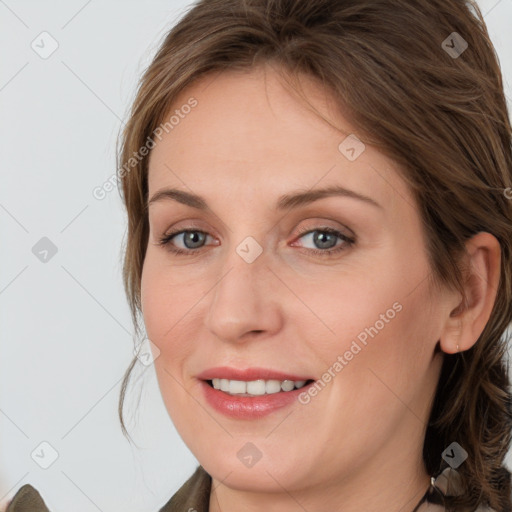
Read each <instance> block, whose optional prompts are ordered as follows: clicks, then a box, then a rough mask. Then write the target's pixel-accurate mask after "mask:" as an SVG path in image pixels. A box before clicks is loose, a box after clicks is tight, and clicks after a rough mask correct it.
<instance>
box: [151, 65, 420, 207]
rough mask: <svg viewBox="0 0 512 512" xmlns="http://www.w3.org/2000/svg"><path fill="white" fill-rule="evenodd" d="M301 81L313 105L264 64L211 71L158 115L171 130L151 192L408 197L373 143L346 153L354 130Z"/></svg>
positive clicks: (158, 154) (158, 149) (312, 85)
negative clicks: (341, 192) (339, 191)
mask: <svg viewBox="0 0 512 512" xmlns="http://www.w3.org/2000/svg"><path fill="white" fill-rule="evenodd" d="M301 86H302V90H303V92H304V94H305V95H306V97H307V99H308V101H309V102H310V103H311V104H312V106H309V105H308V104H307V103H305V102H304V101H302V100H301V99H299V96H297V94H296V93H295V92H294V91H293V89H291V88H290V87H289V86H287V85H286V84H285V83H284V82H283V79H282V77H281V76H280V75H279V73H277V72H276V71H275V70H273V69H272V68H268V67H258V68H254V69H251V70H249V71H229V72H225V71H223V72H221V73H216V74H210V75H207V76H204V77H202V78H201V79H199V80H197V81H196V82H194V83H193V84H192V85H190V86H189V87H187V88H186V89H185V90H183V91H181V93H180V94H179V95H178V96H177V98H176V99H175V101H174V102H173V105H172V108H171V109H170V111H169V112H168V114H167V115H166V116H164V122H166V121H168V120H169V119H170V118H171V116H173V117H174V119H173V124H172V128H169V126H168V129H167V130H164V131H163V133H162V135H161V140H157V139H155V142H156V146H155V148H154V149H153V150H152V152H151V155H150V166H149V190H150V196H151V194H152V193H154V191H155V190H158V189H159V188H161V187H164V186H173V187H176V188H182V189H187V188H193V189H195V190H194V191H195V192H196V193H201V191H206V190H208V188H209V187H211V186H215V190H216V189H217V187H219V190H228V189H230V190H235V189H236V190H237V191H238V193H239V194H244V193H245V194H247V197H249V196H250V197H254V193H255V191H256V190H260V191H262V197H264V196H268V197H269V198H270V197H271V196H278V195H280V194H285V193H287V192H288V191H289V190H290V189H297V188H302V189H310V188H313V187H315V185H316V184H317V185H318V186H329V185H343V186H345V187H347V188H352V189H354V190H356V191H358V192H360V193H363V194H365V195H369V196H371V197H373V198H375V200H376V201H378V202H379V203H380V204H388V205H389V204H390V203H393V201H395V200H396V198H394V197H393V196H394V195H396V194H397V193H398V194H399V196H400V197H402V198H404V197H407V196H408V191H407V189H406V187H405V184H404V183H403V182H402V180H401V179H400V178H399V176H398V175H397V173H396V170H395V168H396V164H395V163H394V162H393V161H391V160H390V159H389V158H387V157H386V156H384V155H383V154H382V153H380V152H379V151H377V150H376V149H375V148H374V147H372V146H370V145H365V146H364V150H363V151H362V153H361V154H360V155H359V156H358V157H357V158H356V159H355V160H351V159H348V158H347V156H346V153H344V152H343V151H344V150H345V149H346V146H347V144H348V145H350V144H351V143H352V142H353V141H354V139H352V137H353V134H354V133H355V132H356V130H355V129H354V128H353V127H352V126H351V124H350V123H349V121H348V120H347V119H346V118H345V117H343V115H342V112H341V107H340V106H339V105H336V104H335V102H334V99H333V98H332V97H331V96H330V95H329V93H328V92H327V91H326V90H325V89H323V88H322V87H321V86H320V85H319V83H318V82H317V81H315V80H312V79H310V78H309V77H301ZM194 102H195V106H194V107H192V108H188V107H187V105H191V104H194ZM313 108H314V109H316V110H317V112H315V111H314V110H313ZM318 113H320V114H321V115H322V116H323V117H324V118H326V119H327V120H328V121H330V122H331V123H332V124H333V125H334V126H335V127H333V126H330V125H329V124H328V123H327V122H326V121H325V120H324V119H322V118H321V117H320V116H319V114H318ZM347 141H348V142H347ZM340 145H341V146H340ZM352 145H353V144H352ZM361 147H363V146H361ZM358 149H360V148H358V147H356V150H358ZM205 195H207V194H206V192H205ZM409 202H410V203H411V202H412V199H410V200H409Z"/></svg>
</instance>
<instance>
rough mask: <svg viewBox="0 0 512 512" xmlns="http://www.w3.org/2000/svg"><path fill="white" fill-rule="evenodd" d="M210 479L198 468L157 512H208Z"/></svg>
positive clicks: (201, 468)
mask: <svg viewBox="0 0 512 512" xmlns="http://www.w3.org/2000/svg"><path fill="white" fill-rule="evenodd" d="M211 485H212V477H211V476H210V475H209V474H208V473H207V472H206V471H205V470H204V468H203V467H202V466H198V467H197V469H196V470H195V472H194V474H193V475H192V476H191V477H190V478H189V479H188V480H187V481H186V482H185V483H184V484H183V485H182V486H181V487H180V488H179V489H178V491H177V492H176V494H174V496H173V497H172V498H171V499H170V500H169V501H168V502H167V503H166V504H165V505H164V507H163V508H161V509H160V510H159V511H158V512H208V510H209V508H210V489H211Z"/></svg>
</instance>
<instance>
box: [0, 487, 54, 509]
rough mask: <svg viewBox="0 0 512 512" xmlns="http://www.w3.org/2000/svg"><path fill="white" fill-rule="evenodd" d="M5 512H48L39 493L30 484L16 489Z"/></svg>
mask: <svg viewBox="0 0 512 512" xmlns="http://www.w3.org/2000/svg"><path fill="white" fill-rule="evenodd" d="M6 512H50V511H49V510H48V508H47V506H46V505H45V504H44V501H43V498H41V495H40V494H39V492H38V491H37V490H36V489H34V487H32V486H31V485H30V484H25V485H23V486H22V487H20V488H19V489H18V492H17V493H16V494H15V495H14V498H13V499H12V500H11V502H10V503H9V506H8V507H7V509H6Z"/></svg>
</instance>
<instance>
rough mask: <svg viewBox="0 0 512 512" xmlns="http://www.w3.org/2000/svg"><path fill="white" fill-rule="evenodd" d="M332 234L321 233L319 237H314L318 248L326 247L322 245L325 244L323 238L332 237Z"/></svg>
mask: <svg viewBox="0 0 512 512" xmlns="http://www.w3.org/2000/svg"><path fill="white" fill-rule="evenodd" d="M332 236H333V234H332V233H322V232H320V234H319V235H317V236H315V243H318V244H320V247H326V246H325V245H322V244H325V238H327V239H328V238H329V237H332ZM322 239H324V240H322ZM327 246H328V242H327Z"/></svg>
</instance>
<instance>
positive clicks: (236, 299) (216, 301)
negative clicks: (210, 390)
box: [205, 249, 283, 344]
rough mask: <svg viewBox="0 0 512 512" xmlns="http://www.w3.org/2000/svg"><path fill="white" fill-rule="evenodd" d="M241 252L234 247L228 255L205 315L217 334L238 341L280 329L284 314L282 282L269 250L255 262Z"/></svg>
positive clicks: (263, 335) (206, 321)
mask: <svg viewBox="0 0 512 512" xmlns="http://www.w3.org/2000/svg"><path fill="white" fill-rule="evenodd" d="M240 254H243V252H240ZM240 254H239V253H238V252H237V251H236V250H235V249H232V250H231V251H230V254H229V255H228V256H227V257H226V258H225V260H224V262H223V265H222V269H221V273H220V275H221V277H220V278H219V280H218V281H217V284H216V285H215V286H214V289H213V290H212V293H211V294H209V296H210V297H211V299H210V300H211V304H210V307H209V308H208V313H207V315H206V319H205V324H206V328H207V329H209V330H210V332H211V333H213V335H215V337H216V338H218V339H220V340H224V341H228V342H231V343H238V344H239V343H244V342H246V341H248V340H249V339H253V338H254V336H255V335H258V336H259V337H260V338H261V337H266V335H270V334H272V333H275V332H277V331H278V330H279V329H280V328H281V324H282V318H283V316H282V313H281V305H280V300H279V298H280V297H279V291H278V290H279V284H281V283H280V282H279V280H278V279H277V278H276V277H275V275H274V274H273V272H272V271H271V270H270V268H269V267H268V258H267V257H266V253H265V251H263V252H262V253H261V254H260V255H259V256H258V257H257V258H256V259H255V260H254V261H252V262H248V261H250V260H246V259H244V258H243V257H242V256H240ZM281 286H282V284H281Z"/></svg>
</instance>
